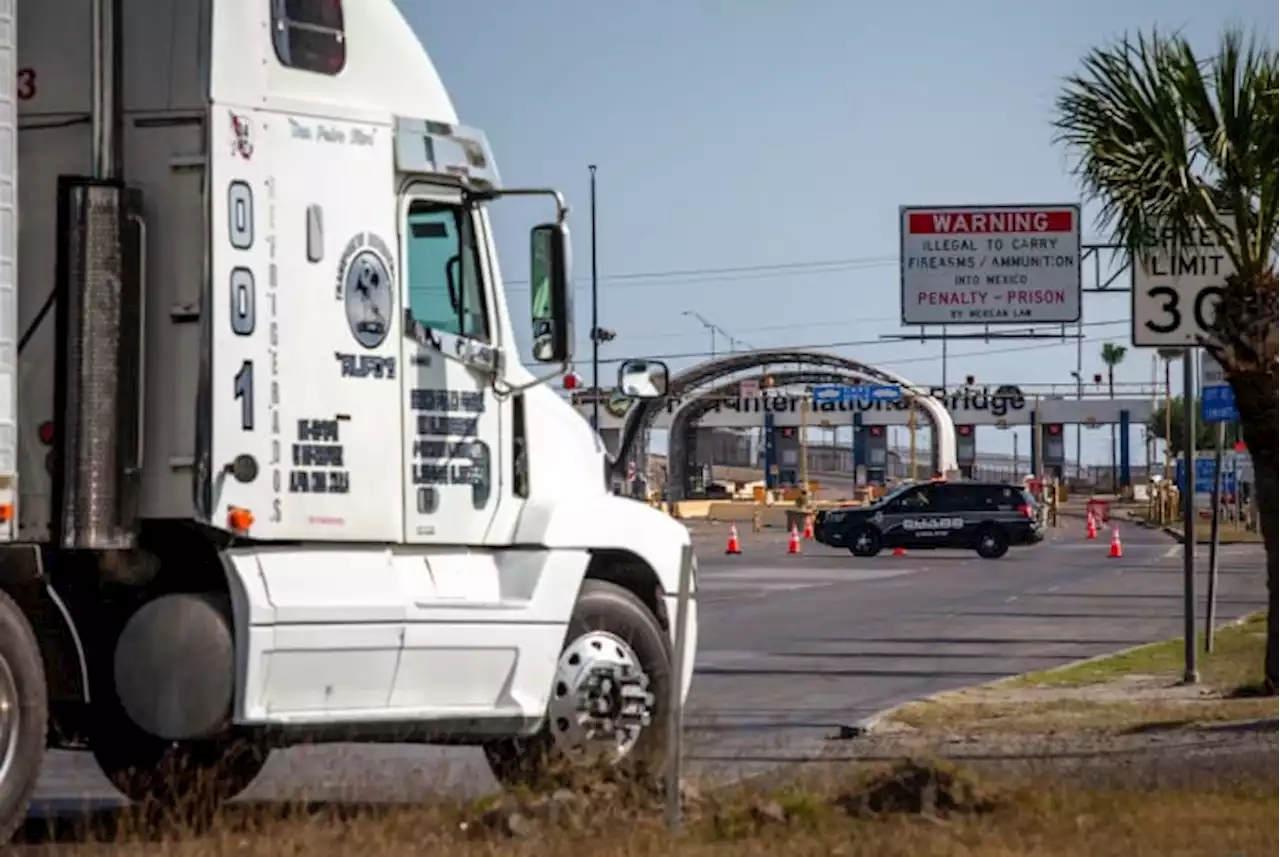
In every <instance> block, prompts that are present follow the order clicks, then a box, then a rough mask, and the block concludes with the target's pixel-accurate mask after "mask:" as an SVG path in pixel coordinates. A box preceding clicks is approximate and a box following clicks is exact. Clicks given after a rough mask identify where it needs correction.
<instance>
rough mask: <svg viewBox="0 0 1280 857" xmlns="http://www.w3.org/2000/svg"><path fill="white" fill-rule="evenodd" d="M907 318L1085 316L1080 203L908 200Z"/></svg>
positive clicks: (958, 320)
mask: <svg viewBox="0 0 1280 857" xmlns="http://www.w3.org/2000/svg"><path fill="white" fill-rule="evenodd" d="M899 237H900V241H901V253H902V263H901V265H902V267H901V277H902V323H903V324H907V325H917V324H918V325H929V324H939V325H952V324H1014V323H1021V324H1026V323H1032V324H1035V323H1047V322H1051V323H1054V324H1060V323H1066V322H1076V321H1079V320H1080V303H1081V301H1080V296H1081V291H1082V280H1081V273H1080V206H1079V205H1076V204H1067V205H984V206H929V207H909V206H903V207H902V208H901V209H900V211H899Z"/></svg>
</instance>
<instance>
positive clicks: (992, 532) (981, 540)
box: [978, 527, 1009, 559]
mask: <svg viewBox="0 0 1280 857" xmlns="http://www.w3.org/2000/svg"><path fill="white" fill-rule="evenodd" d="M1008 552H1009V537H1008V536H1007V535H1005V532H1004V530H1002V529H1000V528H999V527H984V528H983V529H982V530H981V531H980V532H979V533H978V556H980V557H982V558H983V559H999V558H1000V557H1002V556H1004V555H1005V554H1006V553H1008Z"/></svg>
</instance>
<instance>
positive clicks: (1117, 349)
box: [1102, 342, 1129, 491]
mask: <svg viewBox="0 0 1280 857" xmlns="http://www.w3.org/2000/svg"><path fill="white" fill-rule="evenodd" d="M1128 350H1129V349H1128V348H1126V347H1125V346H1123V345H1116V344H1115V343H1114V342H1104V343H1103V344H1102V362H1103V364H1104V365H1105V366H1106V367H1107V398H1108V399H1114V398H1115V397H1116V367H1117V366H1119V365H1120V361H1122V360H1124V355H1125V352H1126V351H1128ZM1111 490H1112V491H1114V490H1116V424H1115V423H1112V424H1111Z"/></svg>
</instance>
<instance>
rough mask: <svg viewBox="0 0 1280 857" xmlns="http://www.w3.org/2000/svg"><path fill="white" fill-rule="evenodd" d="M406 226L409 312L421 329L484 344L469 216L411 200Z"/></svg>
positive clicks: (485, 323)
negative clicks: (428, 329) (475, 340)
mask: <svg viewBox="0 0 1280 857" xmlns="http://www.w3.org/2000/svg"><path fill="white" fill-rule="evenodd" d="M407 221H408V222H407V223H406V224H405V226H406V228H405V230H404V235H405V242H406V245H407V246H406V253H405V256H406V270H405V276H406V278H407V279H408V293H409V311H410V312H411V313H412V314H413V317H414V319H415V320H416V321H417V322H419V323H420V324H422V325H423V326H425V327H429V328H431V329H432V330H439V331H442V332H445V333H452V334H454V335H457V336H466V337H470V338H472V339H478V340H480V341H481V342H488V341H489V316H488V308H487V307H486V305H485V296H484V287H483V285H482V284H481V282H480V265H479V255H478V253H477V251H476V241H475V230H474V229H473V228H471V224H470V213H469V212H468V211H466V210H465V209H463V208H462V207H461V206H457V205H448V204H444V203H439V202H429V201H426V200H415V201H414V202H413V203H412V204H411V205H410V207H409V213H408V215H407Z"/></svg>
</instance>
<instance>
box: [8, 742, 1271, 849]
mask: <svg viewBox="0 0 1280 857" xmlns="http://www.w3.org/2000/svg"><path fill="white" fill-rule="evenodd" d="M608 785H609V784H607V783H605V784H597V785H596V786H594V787H585V788H580V789H574V790H564V791H562V792H556V793H554V794H552V795H550V796H548V797H543V798H534V797H530V796H524V797H518V796H509V797H507V798H505V799H503V800H502V801H500V802H497V803H494V802H493V801H490V802H486V803H482V804H478V805H477V804H471V805H449V804H440V805H437V806H431V807H425V806H424V807H403V806H402V807H393V808H376V807H360V806H352V807H348V808H346V809H343V808H340V807H333V806H327V807H310V808H307V807H298V808H294V809H292V810H290V811H284V810H281V809H279V808H267V807H248V808H246V807H234V808H228V809H224V810H223V811H222V812H221V813H219V814H218V816H217V817H216V818H215V819H214V820H213V822H212V824H211V825H210V826H209V827H207V828H206V829H205V830H203V831H202V832H195V831H189V830H188V831H173V830H169V831H168V832H167V833H157V832H156V831H155V830H153V829H151V828H150V827H149V826H147V825H143V824H141V823H140V822H139V821H138V820H137V819H125V820H123V821H122V820H120V819H114V820H112V821H110V822H108V821H107V820H101V821H100V824H99V826H98V828H97V830H96V831H88V832H86V831H70V830H63V831H60V836H59V838H60V839H62V840H63V843H64V844H61V845H59V846H57V850H58V851H59V852H61V853H70V854H77V855H88V854H95V855H96V854H102V855H107V854H110V855H113V857H114V856H118V857H141V855H173V857H215V855H217V856H218V857H221V855H228V857H230V855H242V856H243V857H257V855H262V857H268V855H272V857H275V855H302V854H305V855H307V857H330V855H334V857H337V855H361V857H384V855H385V857H391V856H392V855H397V857H398V855H404V857H409V855H427V854H440V855H445V854H447V855H458V857H471V855H475V857H480V855H487V857H516V855H528V857H534V855H538V854H546V853H551V854H573V853H591V854H595V855H601V857H624V855H625V857H640V855H655V857H657V855H663V857H670V855H689V857H693V855H705V856H706V857H712V855H724V857H729V855H764V854H788V855H849V857H856V855H884V857H892V855H911V857H920V855H934V854H936V855H943V854H946V855H953V854H955V855H993V856H994V855H1013V854H1036V855H1045V857H1049V855H1061V857H1077V856H1078V857H1103V855H1109V854H1123V855H1126V857H1147V855H1151V857H1156V855H1159V857H1174V855H1201V854H1209V853H1213V854H1232V853H1239V854H1264V853H1275V851H1276V849H1277V836H1276V815H1277V799H1276V781H1275V779H1274V777H1272V778H1269V779H1267V780H1265V781H1261V782H1259V781H1253V780H1250V779H1248V778H1239V777H1236V778H1232V777H1228V778H1227V779H1225V780H1222V779H1218V780H1213V781H1201V782H1198V783H1197V785H1196V786H1195V788H1194V790H1189V789H1188V788H1186V787H1185V786H1179V787H1170V788H1161V789H1156V790H1152V789H1150V788H1143V789H1133V788H1118V787H1116V786H1114V785H1110V786H1098V785H1092V786H1091V785H1090V783H1089V782H1087V781H1082V780H1078V779H1073V778H1062V779H1059V780H1055V781H1052V782H1048V783H1046V782H1043V781H1041V782H1037V783H1031V782H1028V781H1026V780H1022V781H1017V780H1008V781H997V782H984V781H982V780H978V779H975V778H974V777H973V776H972V775H971V774H968V773H966V772H965V771H964V770H963V769H960V768H955V767H951V766H945V765H932V764H919V763H911V762H907V763H901V764H899V765H898V766H896V767H895V768H892V769H887V768H878V769H868V768H861V767H855V766H846V767H845V768H843V769H841V770H840V771H838V772H835V773H833V774H831V775H830V776H829V777H827V778H826V779H825V780H824V781H822V782H817V781H815V780H814V779H813V778H808V779H806V780H805V781H804V784H803V785H800V784H799V781H797V782H796V783H793V784H792V785H789V786H788V785H784V786H782V787H780V788H777V789H775V790H772V791H765V790H763V789H753V788H751V787H739V788H736V789H731V790H728V791H724V792H717V793H715V794H708V795H705V796H696V795H690V800H689V801H688V802H687V813H688V823H687V824H686V826H685V828H684V830H683V831H682V833H681V834H680V835H679V836H678V838H677V839H676V840H675V841H673V840H672V839H671V838H670V837H669V836H668V835H667V833H666V832H665V831H664V829H663V828H662V825H661V814H660V812H659V811H658V809H657V807H656V806H655V805H654V803H653V801H652V799H651V798H652V796H637V795H635V794H627V793H625V792H624V791H619V790H617V789H610V788H604V786H608ZM638 797H639V798H640V799H638V800H637V798H638ZM39 832H40V831H38V830H31V831H28V834H29V835H30V834H39ZM37 838H38V837H37ZM69 840H78V842H77V844H71V841H69ZM30 847H31V848H33V849H35V850H37V851H39V850H45V849H46V848H49V849H51V848H52V846H51V845H46V846H44V847H42V846H40V845H33V846H30Z"/></svg>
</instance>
